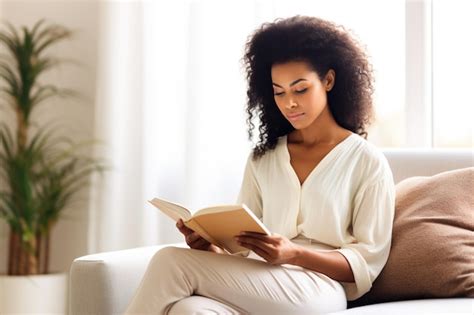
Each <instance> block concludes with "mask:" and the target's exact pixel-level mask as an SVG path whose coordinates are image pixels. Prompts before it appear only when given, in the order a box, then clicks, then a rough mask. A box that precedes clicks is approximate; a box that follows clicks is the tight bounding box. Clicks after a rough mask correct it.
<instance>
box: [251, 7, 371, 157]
mask: <svg viewBox="0 0 474 315" xmlns="http://www.w3.org/2000/svg"><path fill="white" fill-rule="evenodd" d="M242 61H243V66H244V70H245V72H246V79H247V83H248V87H247V105H246V112H247V125H248V137H249V140H250V141H252V138H253V137H252V134H253V130H254V128H255V125H254V123H253V119H254V118H255V117H258V119H259V121H260V122H259V127H258V132H259V140H258V143H257V144H256V145H255V147H254V149H253V157H254V158H257V157H260V156H263V155H264V154H265V153H266V152H267V151H268V150H272V149H274V148H275V147H276V144H277V142H278V138H279V137H281V136H284V135H287V134H288V133H290V132H291V131H293V130H294V128H293V126H292V125H291V124H290V123H289V122H288V121H287V120H286V119H285V117H284V116H283V115H282V114H281V112H280V110H279V109H278V107H277V105H276V103H275V99H274V95H273V88H272V79H271V68H272V65H274V64H281V63H285V62H289V61H304V62H307V63H308V64H309V65H310V67H311V69H312V70H313V71H315V72H316V73H317V75H318V77H319V78H320V79H321V80H323V78H324V76H325V75H326V73H327V72H328V70H330V69H333V70H334V72H335V73H336V81H335V85H334V87H333V88H332V89H331V91H329V92H328V94H327V95H328V106H329V110H330V111H331V113H332V115H333V117H334V119H335V121H336V122H337V124H338V125H339V126H341V127H343V128H345V129H348V130H351V131H352V132H354V133H357V134H359V135H361V136H363V137H364V138H367V131H366V127H367V126H368V125H369V124H370V122H371V120H372V112H373V110H372V94H373V75H372V66H371V64H370V63H369V61H368V57H367V54H366V52H365V49H364V48H363V47H362V46H361V44H360V43H358V42H357V41H356V40H355V39H354V38H353V37H351V36H350V34H349V32H348V31H347V30H346V29H344V27H342V26H337V25H335V24H334V23H331V22H329V21H325V20H322V19H319V18H316V17H309V16H300V15H297V16H294V17H290V18H287V19H276V20H275V21H274V22H272V23H264V24H262V26H261V27H260V28H258V29H257V30H255V31H254V33H253V34H251V35H250V36H249V39H248V40H247V43H246V45H245V54H244V57H243V59H242Z"/></svg>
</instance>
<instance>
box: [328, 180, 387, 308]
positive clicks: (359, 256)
mask: <svg viewBox="0 0 474 315" xmlns="http://www.w3.org/2000/svg"><path fill="white" fill-rule="evenodd" d="M394 210H395V186H394V183H393V179H392V176H391V174H390V175H387V176H386V177H385V178H382V179H380V180H378V181H377V182H374V183H371V184H368V185H366V186H365V187H364V188H362V189H360V190H359V192H358V193H357V194H356V196H355V199H354V210H353V215H352V235H353V237H354V241H353V242H352V243H349V244H344V245H343V246H341V248H340V249H338V250H337V251H339V252H340V253H341V254H342V255H344V257H345V258H346V259H347V261H348V262H349V264H350V266H351V269H352V272H353V273H354V279H355V283H349V282H342V285H343V286H344V289H345V291H346V296H347V299H348V300H355V299H357V298H359V297H361V296H362V295H364V294H365V293H367V292H368V291H369V290H370V288H371V287H372V283H373V282H374V280H375V278H377V276H378V275H379V274H380V272H381V271H382V269H383V267H384V266H385V263H386V262H387V259H388V255H389V252H390V246H391V239H392V226H393V216H394Z"/></svg>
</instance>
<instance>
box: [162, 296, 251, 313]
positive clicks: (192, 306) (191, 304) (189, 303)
mask: <svg viewBox="0 0 474 315" xmlns="http://www.w3.org/2000/svg"><path fill="white" fill-rule="evenodd" d="M182 314H190V315H191V314H193V315H201V314H202V315H204V314H205V315H210V314H216V315H223V314H242V313H241V312H238V311H237V310H235V309H233V308H232V307H230V306H228V305H225V304H223V303H221V302H218V301H216V300H213V299H210V298H207V297H204V296H198V295H193V296H190V297H187V298H184V299H181V300H179V301H178V302H176V303H175V304H173V306H172V307H171V308H170V310H169V311H168V315H182Z"/></svg>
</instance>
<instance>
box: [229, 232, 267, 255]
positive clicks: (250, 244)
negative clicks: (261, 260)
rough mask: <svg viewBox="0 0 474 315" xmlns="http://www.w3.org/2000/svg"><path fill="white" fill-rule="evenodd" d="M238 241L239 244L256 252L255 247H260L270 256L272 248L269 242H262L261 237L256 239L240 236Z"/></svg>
mask: <svg viewBox="0 0 474 315" xmlns="http://www.w3.org/2000/svg"><path fill="white" fill-rule="evenodd" d="M237 242H238V243H239V245H241V246H243V247H246V248H248V249H251V250H253V251H255V252H256V250H255V249H258V250H260V251H263V252H265V255H266V256H267V257H268V256H270V251H271V248H270V246H269V244H267V243H265V242H262V241H261V240H259V239H255V238H252V237H244V236H240V237H238V239H237Z"/></svg>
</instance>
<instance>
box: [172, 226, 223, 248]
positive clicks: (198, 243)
mask: <svg viewBox="0 0 474 315" xmlns="http://www.w3.org/2000/svg"><path fill="white" fill-rule="evenodd" d="M176 227H177V228H178V230H179V231H180V232H181V233H182V234H183V235H184V240H185V241H186V244H188V246H189V247H191V248H193V249H199V250H207V251H210V252H214V253H219V254H221V253H223V252H224V251H223V250H222V249H220V248H219V247H217V246H215V245H213V244H211V243H209V242H208V241H206V240H205V239H203V238H202V237H201V236H200V235H199V234H197V233H196V232H194V231H193V230H191V229H190V228H188V227H187V226H185V225H184V223H183V220H181V219H179V220H178V222H176Z"/></svg>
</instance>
